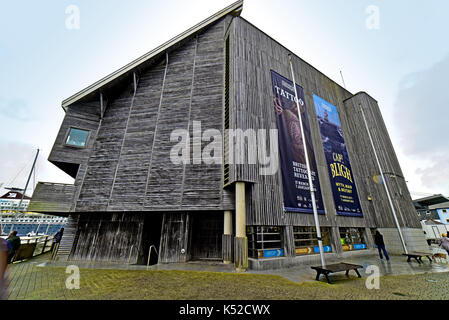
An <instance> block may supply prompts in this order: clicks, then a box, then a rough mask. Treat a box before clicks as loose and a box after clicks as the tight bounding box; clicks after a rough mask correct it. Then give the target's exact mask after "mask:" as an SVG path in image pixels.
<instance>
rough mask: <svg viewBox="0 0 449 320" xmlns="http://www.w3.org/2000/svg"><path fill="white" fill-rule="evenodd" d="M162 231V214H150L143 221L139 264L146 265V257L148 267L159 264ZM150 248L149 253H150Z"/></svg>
mask: <svg viewBox="0 0 449 320" xmlns="http://www.w3.org/2000/svg"><path fill="white" fill-rule="evenodd" d="M161 230H162V214H158V213H151V214H148V215H147V216H146V217H145V219H144V225H143V236H142V246H141V247H142V250H143V251H142V254H141V255H140V257H141V260H140V261H139V264H145V265H146V264H147V263H148V255H150V265H155V264H157V263H158V262H159V245H160V243H161ZM150 247H151V251H150Z"/></svg>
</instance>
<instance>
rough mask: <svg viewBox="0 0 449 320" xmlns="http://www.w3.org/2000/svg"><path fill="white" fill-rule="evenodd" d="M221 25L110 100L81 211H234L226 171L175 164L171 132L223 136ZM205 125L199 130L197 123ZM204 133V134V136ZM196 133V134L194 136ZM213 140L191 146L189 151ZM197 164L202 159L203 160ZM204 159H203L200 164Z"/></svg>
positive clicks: (84, 184)
mask: <svg viewBox="0 0 449 320" xmlns="http://www.w3.org/2000/svg"><path fill="white" fill-rule="evenodd" d="M226 22H228V19H224V20H220V21H218V22H217V23H215V24H213V25H211V26H209V27H208V28H207V29H206V30H204V31H202V32H200V33H199V34H197V35H195V36H193V37H192V38H190V39H188V40H186V41H185V42H184V43H183V44H182V45H181V46H179V47H177V48H176V49H174V50H172V51H170V52H168V61H166V60H165V57H164V56H162V57H161V60H160V61H158V63H159V65H157V64H155V65H153V66H151V67H150V68H149V69H148V70H146V71H145V70H144V71H142V72H141V73H140V75H139V76H138V85H137V90H136V93H135V95H134V94H133V92H132V91H133V90H132V81H130V84H129V89H128V90H123V92H122V93H121V94H120V96H119V97H118V98H115V99H110V100H109V102H108V106H107V108H106V110H105V114H104V118H103V120H102V124H101V126H100V128H99V130H98V136H97V140H96V141H95V145H94V147H93V150H92V152H91V154H90V157H89V160H88V163H87V169H86V174H85V175H84V177H83V181H82V187H81V191H80V194H79V197H78V198H77V199H76V211H77V212H97V211H111V212H115V211H123V210H127V211H165V210H168V211H169V210H183V209H185V210H196V209H198V210H225V209H228V210H233V209H234V199H233V196H232V192H230V191H229V190H223V174H222V166H221V164H205V163H204V162H201V163H199V164H193V163H192V162H193V160H194V159H192V157H191V162H190V163H187V164H185V165H183V164H182V163H181V164H179V165H175V164H172V163H171V161H170V151H171V149H172V147H173V146H175V145H176V143H177V142H178V141H175V142H174V141H171V140H170V138H171V133H172V132H173V130H177V129H182V130H188V132H189V133H190V135H191V136H194V134H197V135H199V137H200V139H201V133H202V132H204V131H205V130H209V129H215V130H218V131H220V132H222V131H223V109H222V101H223V75H224V41H223V38H224V32H225V23H226ZM194 121H195V122H196V123H201V129H199V126H193V122H194ZM200 130H201V132H200ZM194 131H195V132H194ZM210 142H211V141H210V140H208V141H203V139H201V140H200V141H198V139H197V140H195V139H190V152H191V153H192V152H193V149H194V148H197V147H199V145H201V150H203V149H204V147H205V146H207V145H208V144H210ZM197 160H198V159H197ZM199 160H201V159H199Z"/></svg>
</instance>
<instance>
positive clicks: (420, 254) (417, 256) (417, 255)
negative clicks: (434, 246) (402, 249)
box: [403, 252, 432, 264]
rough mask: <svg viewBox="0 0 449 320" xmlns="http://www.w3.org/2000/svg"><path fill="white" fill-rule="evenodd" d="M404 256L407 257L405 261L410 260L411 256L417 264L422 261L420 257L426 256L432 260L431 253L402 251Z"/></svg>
mask: <svg viewBox="0 0 449 320" xmlns="http://www.w3.org/2000/svg"><path fill="white" fill-rule="evenodd" d="M403 255H404V256H406V257H407V262H410V260H411V259H412V258H413V259H415V260H416V261H417V262H418V263H419V264H421V263H423V261H422V257H426V258H427V259H429V261H430V262H432V258H431V257H432V254H431V253H424V252H409V253H403Z"/></svg>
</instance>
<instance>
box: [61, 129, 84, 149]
mask: <svg viewBox="0 0 449 320" xmlns="http://www.w3.org/2000/svg"><path fill="white" fill-rule="evenodd" d="M88 136H89V131H87V130H81V129H75V128H70V132H69V135H68V137H67V141H66V144H67V145H69V146H75V147H81V148H83V147H85V146H86V142H87V137H88Z"/></svg>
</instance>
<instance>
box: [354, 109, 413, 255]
mask: <svg viewBox="0 0 449 320" xmlns="http://www.w3.org/2000/svg"><path fill="white" fill-rule="evenodd" d="M359 106H360V111H362V117H363V121H364V122H365V127H366V131H367V132H368V137H369V140H370V142H371V147H372V148H373V151H374V157H375V158H376V162H377V166H378V167H379V171H380V174H381V176H382V182H383V185H384V188H385V192H386V193H387V198H388V203H389V204H390V208H391V212H392V213H393V218H394V222H395V224H396V228H397V229H398V233H399V238H400V239H401V244H402V248H403V249H404V253H405V254H408V251H407V246H406V245H405V241H404V237H403V235H402V231H401V227H400V225H399V221H398V218H397V216H396V211H395V210H394V205H393V202H392V200H391V196H390V190H388V186H387V180H386V179H385V175H384V172H383V170H382V166H381V164H380V161H379V157H378V156H377V152H376V148H375V147H374V142H373V138H372V137H371V132H370V130H369V128H368V122H366V117H365V113H364V112H363V108H362V105H361V104H359Z"/></svg>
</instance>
